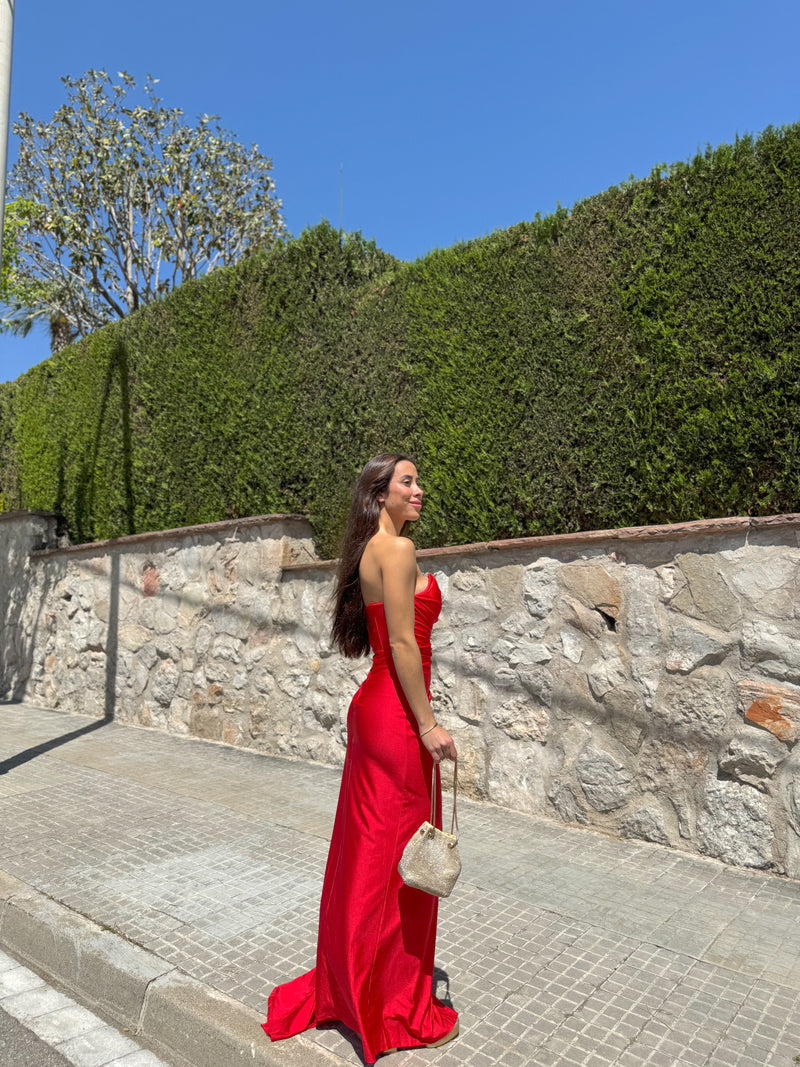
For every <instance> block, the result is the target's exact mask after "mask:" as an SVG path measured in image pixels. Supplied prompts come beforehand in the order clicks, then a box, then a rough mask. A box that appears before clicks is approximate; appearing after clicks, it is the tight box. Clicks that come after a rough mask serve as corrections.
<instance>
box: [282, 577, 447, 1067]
mask: <svg viewBox="0 0 800 1067" xmlns="http://www.w3.org/2000/svg"><path fill="white" fill-rule="evenodd" d="M414 605H415V625H414V632H415V636H416V640H417V644H418V645H419V649H420V653H421V655H422V664H423V671H424V674H425V684H426V686H430V670H431V646H430V635H431V630H432V628H433V624H434V623H435V621H436V619H437V618H438V616H439V612H440V610H441V605H442V598H441V593H440V591H439V586H438V585H437V584H436V579H435V578H434V577H433V575H432V574H431V575H428V584H427V586H426V587H425V589H424V590H423V591H422V592H421V593H417V594H416V596H415V598H414ZM367 622H368V626H369V640H370V646H371V648H372V652H373V659H372V667H371V669H370V672H369V674H368V676H367V678H366V679H365V681H364V683H363V684H362V686H361V687H360V689H359V690H358V692H357V693H356V695H355V696H354V697H353V700H352V703H351V704H350V709H349V711H348V714H347V754H346V757H345V762H344V768H343V771H342V785H341V789H340V792H339V802H338V806H337V809H336V819H335V821H334V826H333V833H332V836H331V845H330V851H329V853H328V862H327V866H326V869H325V880H324V883H323V887H322V900H321V903H320V917H319V936H318V942H317V965H316V967H315V968H313V969H312V970H310V971H308V972H306V973H305V974H303V975H300V977H299V978H295V979H294V980H293V981H291V982H287V983H286V984H284V985H280V986H278V987H277V988H276V989H274V990H273V991H272V993H271V994H270V997H269V1007H268V1011H267V1021H266V1023H264V1030H265V1031H266V1033H267V1034H268V1035H269V1036H270V1038H272V1040H273V1041H276V1040H278V1039H280V1038H285V1037H290V1036H292V1035H293V1034H297V1033H300V1032H301V1031H302V1030H306V1029H308V1028H309V1027H312V1026H316V1025H318V1024H320V1023H325V1022H334V1021H336V1022H342V1023H344V1024H345V1025H346V1026H349V1027H350V1029H351V1030H355V1031H356V1033H358V1034H359V1035H360V1037H361V1040H362V1042H363V1046H364V1059H365V1060H366V1062H367V1063H374V1062H375V1059H376V1057H377V1056H379V1055H380V1053H381V1052H385V1051H386V1050H387V1049H390V1048H410V1047H419V1046H423V1045H427V1044H429V1043H430V1042H433V1041H438V1040H439V1039H440V1038H442V1037H444V1036H445V1035H446V1034H448V1033H449V1032H450V1031H451V1030H452V1029H453V1027H454V1026H455V1023H456V1019H457V1018H458V1016H457V1014H456V1012H455V1011H454V1010H453V1009H452V1008H450V1007H448V1006H447V1005H446V1004H443V1003H442V1002H441V1001H440V1000H438V999H437V998H436V997H435V996H434V995H433V955H434V948H435V943H436V917H437V907H438V903H439V902H438V899H437V898H436V897H433V896H430V895H429V894H428V893H423V892H422V891H421V890H419V889H411V888H410V887H409V886H407V885H405V884H404V883H403V880H402V879H401V877H400V875H399V874H398V873H397V864H398V862H399V860H400V856H401V854H402V851H403V848H404V847H405V844H406V842H407V841H408V839H409V838H410V837H411V835H412V834H413V833H414V831H415V830H416V829H417V828H418V827H419V825H420V823H421V822H423V821H424V820H425V819H427V818H429V817H430V792H429V790H430V781H431V770H432V761H431V757H430V754H429V753H428V751H427V749H426V748H425V746H424V745H423V744H422V742H421V741H420V739H419V729H418V726H417V721H416V719H415V717H414V714H413V712H412V711H411V708H410V707H409V706H408V702H407V701H406V699H405V696H404V695H403V690H402V687H401V686H400V682H399V680H398V678H397V674H396V672H395V668H394V662H393V660H392V655H391V650H390V647H389V635H388V631H387V627H386V617H385V615H384V610H383V604H368V605H367ZM437 810H439V811H440V810H441V804H437Z"/></svg>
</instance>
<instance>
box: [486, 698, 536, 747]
mask: <svg viewBox="0 0 800 1067" xmlns="http://www.w3.org/2000/svg"><path fill="white" fill-rule="evenodd" d="M491 717H492V722H493V723H494V725H495V726H496V727H497V728H498V730H502V731H503V733H505V734H507V736H508V737H513V738H515V739H516V740H518V741H544V739H545V734H546V732H547V727H548V726H549V725H550V716H549V714H548V712H547V710H546V709H545V708H542V707H538V706H537V705H535V704H533V703H532V702H531V701H530V700H506V701H504V702H503V703H502V704H500V705H499V706H498V707H496V708H494V709H493V711H492V716H491Z"/></svg>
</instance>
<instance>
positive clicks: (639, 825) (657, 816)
mask: <svg viewBox="0 0 800 1067" xmlns="http://www.w3.org/2000/svg"><path fill="white" fill-rule="evenodd" d="M620 831H621V833H622V836H623V837H635V838H638V839H639V840H641V841H652V842H653V843H654V844H657V845H671V844H672V842H671V841H670V839H669V834H668V833H667V828H666V825H665V823H664V816H663V815H662V813H661V812H660V811H659V810H658V808H654V807H645V808H639V809H638V810H637V811H634V812H633V814H631V815H629V816H628V817H627V818H626V819H624V820H623V823H622V826H621V828H620Z"/></svg>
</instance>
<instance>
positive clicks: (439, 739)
mask: <svg viewBox="0 0 800 1067" xmlns="http://www.w3.org/2000/svg"><path fill="white" fill-rule="evenodd" d="M378 562H379V564H380V569H381V579H382V584H383V610H384V613H385V615H386V626H387V629H388V631H389V644H390V646H391V650H392V659H393V660H394V666H395V670H396V671H397V677H398V680H399V681H400V685H401V686H402V687H403V693H404V694H405V697H406V700H407V701H408V703H409V705H410V707H411V710H412V711H413V713H414V716H415V718H416V720H417V724H418V726H419V732H420V735H423V734H424V736H423V737H422V743H423V745H425V747H426V748H427V750H428V751H429V752H430V754H431V755H432V756H433V758H434V759H435V760H436V762H437V763H438V762H439V761H440V760H443V759H455V758H456V746H455V744H454V742H453V739H452V737H451V736H450V734H449V733H448V732H447V730H445V729H444V727H443V726H436V723H435V719H434V716H433V708H432V707H431V704H430V701H429V700H428V692H427V689H426V687H425V676H424V674H423V672H422V657H421V656H420V652H419V646H418V645H417V640H416V637H415V636H414V590H415V588H416V584H417V557H416V553H415V551H414V545H413V542H411V541H409V539H408V538H406V537H392V538H387V539H386V541H385V542H384V543H383V544H382V545H381V551H380V553H379V557H378Z"/></svg>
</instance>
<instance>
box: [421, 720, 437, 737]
mask: <svg viewBox="0 0 800 1067" xmlns="http://www.w3.org/2000/svg"><path fill="white" fill-rule="evenodd" d="M438 725H439V723H438V722H435V723H434V724H433V726H429V727H428V729H427V730H426V731H425V733H424V734H420V735H419V736H420V737H424V736H425V734H429V733H430V732H431V730H435V729H436V727H437V726H438Z"/></svg>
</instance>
